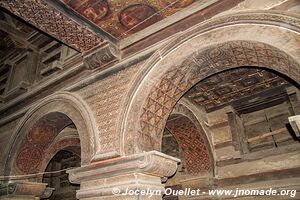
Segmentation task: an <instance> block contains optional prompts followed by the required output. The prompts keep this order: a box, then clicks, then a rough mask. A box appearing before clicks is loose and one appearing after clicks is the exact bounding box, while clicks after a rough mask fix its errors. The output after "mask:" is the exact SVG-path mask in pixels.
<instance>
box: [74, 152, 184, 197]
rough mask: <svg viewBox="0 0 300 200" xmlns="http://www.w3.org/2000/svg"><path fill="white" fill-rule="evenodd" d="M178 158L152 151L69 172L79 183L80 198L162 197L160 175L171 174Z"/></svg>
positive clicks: (167, 175) (162, 188) (101, 162)
mask: <svg viewBox="0 0 300 200" xmlns="http://www.w3.org/2000/svg"><path fill="white" fill-rule="evenodd" d="M178 162H180V160H179V159H176V158H173V157H171V156H167V155H165V154H163V153H160V152H157V151H150V152H146V153H141V154H135V155H131V156H127V157H119V158H113V159H110V160H105V161H100V162H97V163H92V164H91V165H89V166H85V167H80V168H76V169H73V170H69V171H68V173H69V179H70V181H71V182H73V183H80V190H78V191H77V198H78V199H80V200H98V199H99V200H100V199H101V200H103V199H105V200H111V199H118V200H119V199H140V200H142V199H161V198H162V196H161V195H160V194H163V191H164V185H163V184H162V183H161V178H164V177H169V176H172V175H173V174H174V173H175V172H176V169H177V163H178ZM128 191H129V193H130V194H128ZM133 192H134V194H133ZM152 192H156V194H155V195H153V194H152V195H151V193H152Z"/></svg>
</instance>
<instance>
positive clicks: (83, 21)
mask: <svg viewBox="0 0 300 200" xmlns="http://www.w3.org/2000/svg"><path fill="white" fill-rule="evenodd" d="M44 1H45V2H46V3H47V4H48V5H50V6H51V7H53V8H54V9H56V10H58V11H59V12H61V13H62V14H63V15H65V16H66V17H68V18H69V19H71V20H73V21H75V22H76V23H77V24H80V25H81V26H82V27H85V28H87V29H89V30H90V31H92V32H94V33H95V34H96V35H97V36H98V37H100V38H103V39H104V40H107V41H109V42H110V43H112V44H114V45H116V46H117V45H118V40H117V39H116V38H115V37H113V36H112V35H110V34H109V33H107V32H105V31H104V30H102V29H101V28H99V27H98V26H97V25H95V24H94V23H92V22H91V21H89V20H87V19H86V18H84V17H83V16H81V15H80V14H78V13H76V12H75V11H73V10H71V9H69V8H68V7H67V6H66V5H65V4H63V3H62V2H61V1H53V0H44Z"/></svg>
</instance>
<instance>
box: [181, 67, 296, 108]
mask: <svg viewBox="0 0 300 200" xmlns="http://www.w3.org/2000/svg"><path fill="white" fill-rule="evenodd" d="M287 86H290V84H289V83H288V82H287V81H286V80H285V79H283V78H281V77H279V76H278V75H276V74H274V73H272V72H269V71H266V70H262V69H255V68H239V69H235V70H229V71H225V72H223V73H220V74H217V75H214V76H211V77H209V78H207V79H204V80H203V81H201V82H199V83H198V84H197V85H195V86H194V87H193V88H192V89H191V90H190V91H189V92H188V93H187V94H186V96H187V97H188V98H189V99H191V100H192V101H193V102H194V103H196V104H198V105H200V106H203V107H204V108H205V109H206V111H208V112H210V111H213V110H216V109H219V108H222V107H225V106H227V105H232V106H234V105H237V106H239V107H241V106H242V105H241V102H242V99H247V97H250V96H251V97H252V99H250V100H248V101H247V103H249V102H250V103H253V104H254V103H255V101H259V100H260V99H261V98H264V99H263V100H264V101H265V102H267V100H266V98H270V97H271V96H272V97H274V98H275V96H277V97H278V96H280V95H279V94H280V93H282V92H283V91H282V90H281V89H282V87H283V88H284V87H287ZM280 87H281V89H279V88H280ZM272 88H273V91H272V92H267V91H270V90H272ZM274 88H276V89H275V90H274ZM258 94H263V95H262V96H255V95H258ZM264 96H265V97H264ZM254 98H256V99H254ZM270 100H272V99H270ZM236 102H238V104H237V103H236Z"/></svg>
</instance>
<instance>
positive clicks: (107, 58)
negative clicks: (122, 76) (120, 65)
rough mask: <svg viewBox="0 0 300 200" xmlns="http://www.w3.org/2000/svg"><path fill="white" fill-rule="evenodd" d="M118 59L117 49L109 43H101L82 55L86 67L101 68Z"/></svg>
mask: <svg viewBox="0 0 300 200" xmlns="http://www.w3.org/2000/svg"><path fill="white" fill-rule="evenodd" d="M118 59H119V56H118V52H117V50H116V49H115V48H114V47H112V45H110V44H105V45H101V46H99V47H97V48H96V49H94V50H93V51H92V52H91V53H88V54H85V55H84V63H85V65H86V67H87V68H88V69H96V68H103V67H105V66H106V65H109V64H110V63H113V62H114V61H116V60H118Z"/></svg>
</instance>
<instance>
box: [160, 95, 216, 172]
mask: <svg viewBox="0 0 300 200" xmlns="http://www.w3.org/2000/svg"><path fill="white" fill-rule="evenodd" d="M185 103H186V102H182V101H179V102H178V103H177V104H176V106H175V107H174V109H173V111H172V113H171V114H170V117H172V116H175V117H174V118H172V119H171V120H170V121H168V122H167V123H166V128H167V129H168V130H169V131H170V132H171V133H172V134H173V135H174V137H175V139H176V140H177V142H178V144H179V146H180V148H181V149H182V159H184V162H185V164H186V168H187V172H188V173H189V174H192V175H199V174H206V175H210V176H213V175H214V158H213V153H212V151H213V149H212V146H211V144H210V142H209V139H208V137H207V135H206V132H205V130H204V128H203V127H202V125H201V124H200V123H199V120H198V119H197V116H196V115H195V114H194V113H193V111H192V110H191V109H190V108H189V106H188V105H186V104H185Z"/></svg>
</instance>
